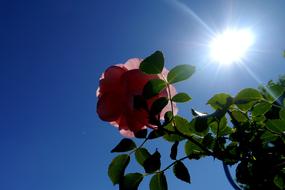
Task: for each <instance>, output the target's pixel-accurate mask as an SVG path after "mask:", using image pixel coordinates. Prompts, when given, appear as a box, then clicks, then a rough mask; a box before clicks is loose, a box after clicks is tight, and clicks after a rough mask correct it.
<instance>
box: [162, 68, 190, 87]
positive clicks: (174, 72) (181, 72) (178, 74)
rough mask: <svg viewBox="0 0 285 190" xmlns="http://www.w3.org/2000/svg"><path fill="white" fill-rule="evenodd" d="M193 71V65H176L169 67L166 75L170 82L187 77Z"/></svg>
mask: <svg viewBox="0 0 285 190" xmlns="http://www.w3.org/2000/svg"><path fill="white" fill-rule="evenodd" d="M194 72H195V67H194V66H191V65H186V64H185V65H178V66H176V67H174V68H173V69H171V70H170V71H169V73H168V75H167V81H168V82H169V83H170V84H173V83H176V82H180V81H183V80H186V79H188V78H189V77H191V76H192V74H193V73H194Z"/></svg>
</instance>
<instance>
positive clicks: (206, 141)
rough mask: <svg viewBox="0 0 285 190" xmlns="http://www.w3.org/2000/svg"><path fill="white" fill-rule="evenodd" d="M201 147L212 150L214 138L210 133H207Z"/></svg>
mask: <svg viewBox="0 0 285 190" xmlns="http://www.w3.org/2000/svg"><path fill="white" fill-rule="evenodd" d="M202 145H203V146H205V147H207V148H209V149H212V148H213V146H214V137H213V136H212V134H211V133H208V134H207V135H206V136H205V137H204V138H203V140H202Z"/></svg>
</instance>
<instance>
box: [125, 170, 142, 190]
mask: <svg viewBox="0 0 285 190" xmlns="http://www.w3.org/2000/svg"><path fill="white" fill-rule="evenodd" d="M142 180H143V175H142V174H140V173H129V174H127V175H125V176H124V178H123V181H122V183H120V190H137V189H138V186H139V184H140V183H141V181H142Z"/></svg>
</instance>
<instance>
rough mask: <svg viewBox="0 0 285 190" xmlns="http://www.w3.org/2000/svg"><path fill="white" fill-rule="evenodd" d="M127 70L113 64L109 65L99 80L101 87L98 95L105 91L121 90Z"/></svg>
mask: <svg viewBox="0 0 285 190" xmlns="http://www.w3.org/2000/svg"><path fill="white" fill-rule="evenodd" d="M125 72H126V69H124V68H121V67H118V66H111V67H109V68H108V69H107V70H106V71H105V73H104V76H103V78H102V79H101V80H100V81H99V88H98V90H97V91H98V92H97V96H99V95H100V94H104V93H111V92H118V91H121V85H120V81H121V77H122V75H123V74H124V73H125Z"/></svg>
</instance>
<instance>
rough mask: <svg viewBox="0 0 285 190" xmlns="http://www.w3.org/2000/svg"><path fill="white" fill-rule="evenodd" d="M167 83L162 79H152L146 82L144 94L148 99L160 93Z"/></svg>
mask: <svg viewBox="0 0 285 190" xmlns="http://www.w3.org/2000/svg"><path fill="white" fill-rule="evenodd" d="M166 86H167V83H166V82H165V81H164V80H161V79H152V80H150V81H148V82H147V83H146V85H145V86H144V88H143V96H144V97H145V98H146V99H148V98H151V97H153V96H155V95H157V94H159V93H160V92H161V91H162V90H163V89H164V88H165V87H166Z"/></svg>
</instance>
